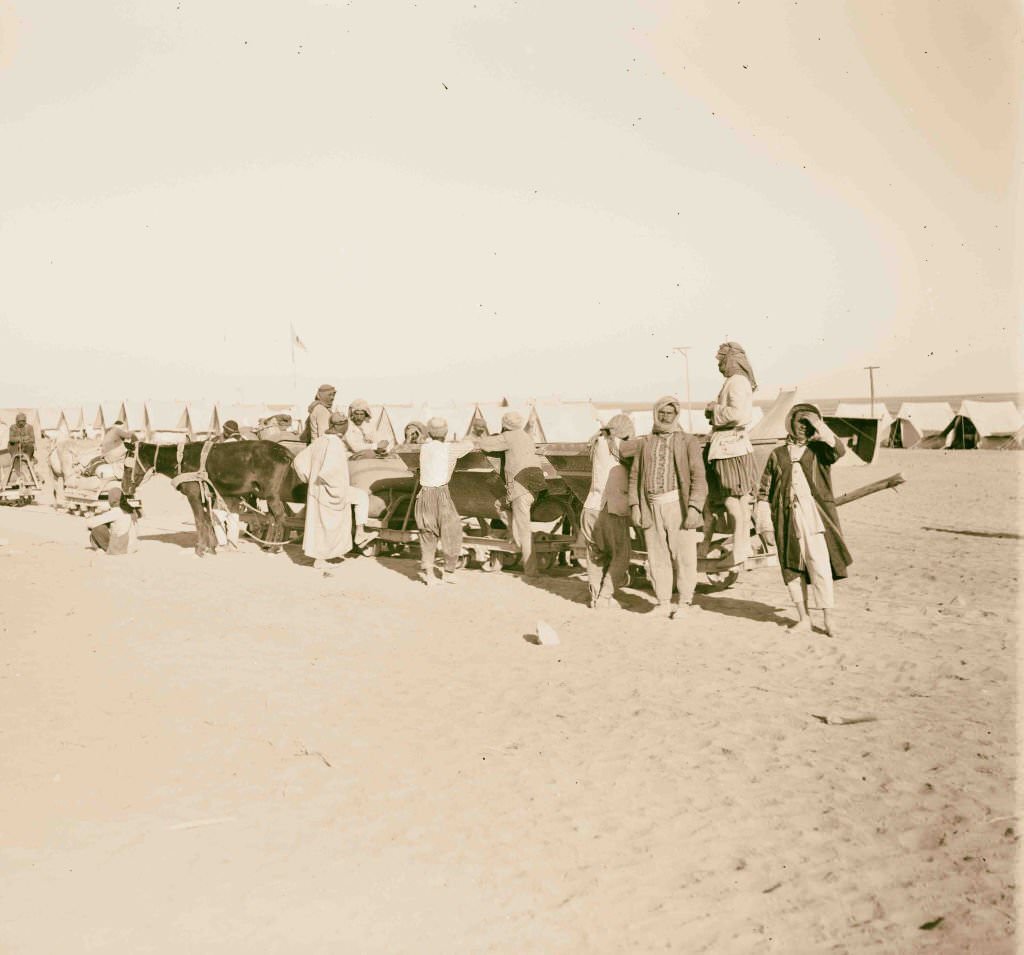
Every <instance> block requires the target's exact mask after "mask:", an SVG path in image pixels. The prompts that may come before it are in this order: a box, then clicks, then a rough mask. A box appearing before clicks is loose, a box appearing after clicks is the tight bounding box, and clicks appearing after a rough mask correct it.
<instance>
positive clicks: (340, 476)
mask: <svg viewBox="0 0 1024 955" xmlns="http://www.w3.org/2000/svg"><path fill="white" fill-rule="evenodd" d="M347 424H348V419H347V417H346V416H345V415H343V414H339V413H337V412H335V413H333V414H332V415H331V417H330V422H329V424H328V428H327V433H326V434H324V435H322V436H321V437H319V438H317V439H316V440H315V441H313V443H312V444H310V445H309V447H307V448H304V449H303V450H302V451H300V452H299V454H297V455H296V457H295V462H294V467H295V470H296V472H297V473H298V475H299V477H300V478H302V480H304V481H306V482H307V483H308V485H309V490H308V492H307V495H306V525H305V530H304V531H303V536H302V552H303V553H304V554H305V555H306V556H307V557H312V558H313V566H314V567H315V568H316V569H317V570H325V569H326V568H327V561H329V560H336V559H339V558H342V557H344V556H345V555H346V554H347V553H348V552H349V551H350V550H351V549H352V502H351V500H350V499H349V475H348V450H347V449H346V447H345V442H344V440H343V439H342V435H343V434H344V430H345V427H346V425H347Z"/></svg>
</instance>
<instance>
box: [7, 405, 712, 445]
mask: <svg viewBox="0 0 1024 955" xmlns="http://www.w3.org/2000/svg"><path fill="white" fill-rule="evenodd" d="M370 410H371V422H372V424H373V426H374V427H375V428H376V430H377V432H378V435H379V437H380V438H382V439H386V440H388V441H390V442H392V443H400V442H401V441H402V440H403V437H404V434H405V428H406V426H407V425H408V424H410V423H411V422H413V421H418V422H421V423H425V422H426V421H428V420H429V419H430V418H432V417H442V418H444V419H445V420H446V421H447V422H448V428H449V436H450V437H452V438H456V439H461V438H464V437H465V436H467V435H471V434H495V433H497V432H498V431H500V430H501V419H502V416H503V415H504V414H506V413H508V412H510V411H517V412H519V413H520V414H521V415H522V417H523V420H524V421H525V423H526V424H525V426H526V430H527V431H528V432H529V433H530V434H531V436H532V437H533V438H534V439H535V440H536V441H542V442H559V441H567V442H568V441H586V440H588V439H589V438H590V437H592V436H593V435H594V434H595V432H596V431H597V430H598V428H600V427H601V425H602V424H603V423H604V422H606V421H607V420H608V419H609V418H611V417H612V416H613V415H614V414H616V413H618V412H619V410H620V409H617V408H602V409H598V408H597V407H596V406H595V405H594V404H592V403H591V402H590V401H554V400H552V401H529V402H522V403H516V402H508V401H493V402H449V403H443V404H396V405H391V404H389V405H371V406H370ZM19 412H24V413H25V414H26V415H27V416H28V418H29V420H30V421H31V423H32V425H33V427H34V428H35V429H36V431H37V433H38V434H39V435H40V436H41V437H61V436H65V437H67V436H93V435H96V434H102V433H103V431H105V430H106V429H107V428H109V427H110V426H111V425H113V424H114V423H115V422H116V421H122V422H124V423H125V425H127V427H128V428H129V429H130V430H132V431H134V432H136V433H137V434H139V435H141V436H142V437H144V438H145V440H147V441H158V442H171V443H173V442H177V441H181V440H182V439H183V438H188V439H201V438H203V437H205V436H206V435H209V434H216V433H218V432H219V431H220V430H221V429H222V427H223V426H224V422H226V421H232V420H233V421H235V422H236V423H237V424H238V425H239V426H240V427H241V428H242V429H243V430H249V431H255V430H256V429H257V428H258V427H259V426H260V424H261V423H262V422H263V421H265V420H266V419H268V418H271V417H273V416H274V415H278V414H282V413H283V414H287V415H289V416H290V417H291V418H292V421H293V427H294V428H295V429H296V430H298V429H299V428H301V426H302V424H303V423H304V422H305V419H306V409H305V408H297V407H294V406H292V405H287V404H238V403H225V402H209V401H109V402H107V401H104V402H100V403H99V404H98V405H96V406H92V407H90V408H86V407H83V406H73V407H64V408H58V407H50V408H0V423H3V424H7V425H10V424H13V423H14V420H15V416H16V415H17V414H18V413H19ZM684 415H685V412H684ZM692 417H693V424H694V427H695V429H697V428H702V429H703V430H706V424H707V423H706V421H705V419H704V416H703V413H698V412H693V413H692ZM633 418H634V420H635V422H636V425H637V428H638V432H639V433H643V431H644V429H645V428H646V430H647V431H649V430H650V419H651V412H650V411H648V412H639V413H634V414H633Z"/></svg>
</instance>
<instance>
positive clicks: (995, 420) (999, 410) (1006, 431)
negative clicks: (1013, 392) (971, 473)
mask: <svg viewBox="0 0 1024 955" xmlns="http://www.w3.org/2000/svg"><path fill="white" fill-rule="evenodd" d="M942 437H943V446H944V447H947V448H956V449H959V448H984V449H1013V450H1019V449H1020V448H1021V447H1022V446H1024V419H1022V418H1021V413H1020V412H1019V411H1018V410H1017V406H1016V405H1015V404H1014V403H1013V402H1012V401H964V402H963V403H962V404H961V405H960V411H959V412H958V414H957V415H956V417H954V418H953V420H952V421H951V422H950V423H949V425H948V426H947V427H946V429H945V430H944V431H943V435H942Z"/></svg>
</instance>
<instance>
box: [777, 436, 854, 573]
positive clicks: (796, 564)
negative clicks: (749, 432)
mask: <svg viewBox="0 0 1024 955" xmlns="http://www.w3.org/2000/svg"><path fill="white" fill-rule="evenodd" d="M845 453H846V448H845V447H844V446H843V443H842V441H840V440H839V439H838V438H836V446H835V447H834V448H833V447H829V445H827V444H826V443H825V442H824V441H808V442H807V451H806V452H805V453H804V456H803V457H802V458H801V459H800V462H799V463H800V467H801V468H803V472H804V476H805V477H806V478H807V483H808V485H809V486H810V488H811V496H812V497H813V498H814V501H815V503H816V504H817V505H818V510H819V511H820V512H821V522H822V524H824V525H825V543H826V544H827V545H828V557H829V562H830V563H831V564H832V577H833V579H835V580H840V579H841V578H843V577H845V576H846V571H847V567H848V566H849V565H850V564H851V563H853V558H852V557H851V556H850V551H849V550H848V549H847V547H846V542H845V541H844V540H843V530H842V528H841V527H840V526H839V509H838V508H837V507H836V504H835V498H834V496H833V494H832V465H833V464H834V463H835V462H836V461H838V460H839V459H840V458H841V457H842V456H843V455H844V454H845ZM792 495H793V462H792V461H790V460H789V449H788V447H787V446H786V445H783V446H782V447H778V448H776V449H775V450H774V451H772V453H771V455H770V456H769V458H768V463H767V464H765V466H764V471H763V473H762V474H761V486H760V488H759V489H758V492H757V499H758V500H759V501H768V504H769V505H770V507H771V511H772V525H773V526H774V528H775V543H776V546H777V548H778V553H779V563H780V564H781V565H782V566H783V568H785V570H787V571H789V572H790V573H789V575H788V576H792V575H793V574H797V573H800V541H799V539H798V537H797V534H796V527H795V525H794V523H793V506H792V504H791V503H790V499H791V498H792Z"/></svg>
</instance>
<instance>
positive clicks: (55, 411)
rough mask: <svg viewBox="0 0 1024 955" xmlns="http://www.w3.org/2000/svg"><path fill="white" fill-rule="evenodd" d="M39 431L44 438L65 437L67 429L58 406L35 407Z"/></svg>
mask: <svg viewBox="0 0 1024 955" xmlns="http://www.w3.org/2000/svg"><path fill="white" fill-rule="evenodd" d="M36 417H37V419H38V421H39V431H40V432H41V433H42V435H43V437H44V438H52V437H57V436H58V435H59V436H62V437H67V435H68V429H67V425H66V424H65V423H64V413H63V412H62V411H61V409H60V408H36Z"/></svg>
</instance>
